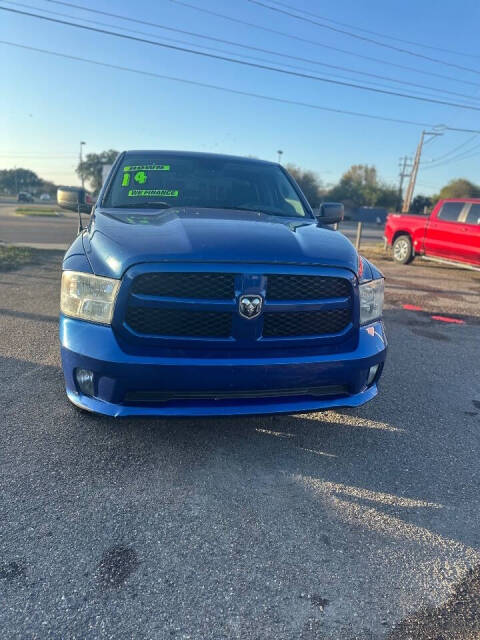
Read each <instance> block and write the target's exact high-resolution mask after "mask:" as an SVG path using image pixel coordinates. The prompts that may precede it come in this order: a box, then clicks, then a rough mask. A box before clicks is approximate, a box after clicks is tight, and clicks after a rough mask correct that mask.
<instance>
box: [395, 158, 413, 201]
mask: <svg viewBox="0 0 480 640" xmlns="http://www.w3.org/2000/svg"><path fill="white" fill-rule="evenodd" d="M402 162H403V164H402ZM411 166H412V163H411V162H410V161H409V158H408V156H403V158H400V164H399V168H400V173H399V174H398V175H399V177H400V182H399V184H398V203H397V211H400V209H401V208H402V202H403V181H404V180H405V178H408V177H410V173H409V172H408V171H407V168H408V169H409V168H410V167H411Z"/></svg>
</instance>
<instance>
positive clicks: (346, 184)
mask: <svg viewBox="0 0 480 640" xmlns="http://www.w3.org/2000/svg"><path fill="white" fill-rule="evenodd" d="M397 198H398V195H397V190H396V189H395V188H394V187H392V186H390V185H387V184H385V183H384V182H382V181H380V180H379V179H378V175H377V170H376V168H375V167H374V166H369V165H366V164H354V165H352V166H351V167H350V169H348V171H346V172H345V173H344V174H343V176H342V177H341V178H340V181H339V183H338V184H337V185H335V186H334V187H333V188H332V189H331V190H330V191H329V193H328V199H329V200H335V201H339V202H343V203H344V204H345V206H346V207H347V208H350V209H355V208H357V207H375V206H379V207H385V208H390V207H393V206H394V205H395V204H396V202H397Z"/></svg>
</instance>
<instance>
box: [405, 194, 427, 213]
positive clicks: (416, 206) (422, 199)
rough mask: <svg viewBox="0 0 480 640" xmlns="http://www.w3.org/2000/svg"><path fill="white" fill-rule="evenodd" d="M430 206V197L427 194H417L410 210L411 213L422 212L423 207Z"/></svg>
mask: <svg viewBox="0 0 480 640" xmlns="http://www.w3.org/2000/svg"><path fill="white" fill-rule="evenodd" d="M431 206H432V199H431V198H429V197H428V196H422V195H420V194H419V195H418V196H415V198H414V199H413V201H412V205H411V207H410V211H411V212H412V213H423V212H424V211H425V207H426V208H427V209H429V208H430V207H431Z"/></svg>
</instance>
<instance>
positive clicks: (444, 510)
mask: <svg viewBox="0 0 480 640" xmlns="http://www.w3.org/2000/svg"><path fill="white" fill-rule="evenodd" d="M60 262H61V254H60V253H56V252H49V253H46V254H41V255H40V256H39V257H38V262H37V264H32V265H29V266H27V267H24V268H22V269H20V270H18V271H11V272H5V273H0V301H1V302H0V336H1V339H0V420H1V424H2V437H1V446H0V487H1V492H0V531H1V535H0V598H1V603H2V604H1V607H0V628H1V629H2V631H1V637H2V638H7V639H10V638H12V639H14V638H15V639H16V638H18V639H22V640H23V639H25V638H29V639H32V640H33V639H35V640H37V639H41V640H43V639H44V638H45V639H47V638H55V639H57V638H62V639H77V638H78V639H79V638H115V639H119V638H146V639H152V638H161V639H163V638H182V639H187V638H191V639H195V640H197V639H215V640H218V639H221V638H228V639H230V638H239V639H259V640H260V639H262V640H263V639H270V638H275V639H281V640H287V639H288V640H290V639H291V640H294V639H295V640H297V639H299V640H317V639H319V640H354V639H355V640H387V639H388V640H407V639H412V640H426V639H428V640H433V639H436V640H439V639H440V638H443V639H444V640H450V639H453V640H457V639H462V640H473V639H478V638H479V637H480V508H479V507H480V492H479V480H480V468H479V464H478V460H479V454H480V384H479V380H478V349H479V346H478V345H479V338H480V326H479V324H478V315H479V313H480V312H479V310H478V293H479V291H480V274H476V273H472V272H466V271H460V270H457V269H445V268H443V267H437V266H425V265H424V264H423V263H420V262H419V263H418V264H417V263H416V262H415V263H414V265H415V266H414V265H412V267H408V268H405V270H401V271H398V269H399V267H396V266H395V265H392V264H391V263H388V264H387V263H385V264H386V269H387V270H392V269H397V271H395V272H394V273H393V272H392V278H393V282H392V283H391V286H390V285H389V289H388V290H387V311H386V314H385V322H386V327H387V331H388V337H389V340H390V352H389V359H388V363H387V367H386V370H385V373H384V376H383V380H382V382H383V383H382V388H381V394H380V396H379V397H378V398H377V399H376V400H374V401H373V402H372V403H371V404H369V405H367V406H366V407H363V408H361V409H358V410H341V411H337V412H333V411H332V412H325V413H318V414H311V415H306V416H300V415H294V416H282V417H279V416H277V417H252V418H237V419H221V420H125V421H114V420H111V419H104V418H99V417H92V416H89V415H83V414H79V413H77V412H76V411H75V410H74V409H73V407H71V406H70V405H69V403H68V401H67V399H66V397H65V396H64V392H63V380H62V374H61V370H60V362H59V355H58V338H57V314H58V296H59V280H60V278H59V276H60V272H59V267H60ZM425 269H427V270H428V271H427V272H425V271H424V270H425ZM387 275H388V274H387ZM395 277H396V278H397V282H396V283H395ZM432 278H433V282H434V283H435V282H436V285H435V286H434V285H432ZM435 278H436V279H437V280H435ZM429 286H430V287H433V288H436V289H439V288H440V294H439V293H438V291H437V292H436V293H435V292H432V291H430V292H429V291H428V287H429ZM445 288H447V289H448V291H446V292H445ZM445 293H446V295H443V294H445ZM410 300H411V301H412V303H413V304H416V305H419V306H421V307H422V309H424V311H417V312H416V311H407V310H405V309H403V308H402V307H403V304H407V303H408V302H409V301H410ZM446 309H447V310H448V311H450V312H452V313H454V312H455V314H456V317H457V318H460V317H461V318H464V324H456V323H455V324H450V323H445V322H442V321H436V320H432V318H431V315H432V314H433V313H440V312H441V313H446ZM475 354H476V355H475Z"/></svg>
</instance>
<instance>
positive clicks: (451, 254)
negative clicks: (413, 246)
mask: <svg viewBox="0 0 480 640" xmlns="http://www.w3.org/2000/svg"><path fill="white" fill-rule="evenodd" d="M465 206H466V205H465V202H444V203H443V205H442V207H441V209H440V211H439V212H438V213H437V215H436V217H433V218H430V220H429V221H428V226H427V230H426V233H425V243H424V244H425V255H426V256H432V257H433V256H436V257H438V258H445V259H446V260H460V259H461V258H460V255H461V254H462V251H461V249H460V247H462V246H463V244H464V237H463V231H462V227H464V226H465V225H464V224H463V223H462V222H460V219H461V215H462V212H463V209H464V207H465Z"/></svg>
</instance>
